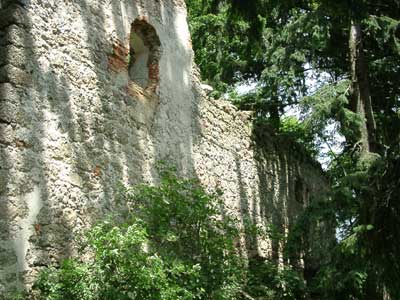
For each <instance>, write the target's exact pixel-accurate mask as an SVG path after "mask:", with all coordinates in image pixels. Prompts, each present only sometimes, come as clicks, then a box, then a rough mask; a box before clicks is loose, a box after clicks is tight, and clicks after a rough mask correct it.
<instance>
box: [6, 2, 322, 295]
mask: <svg viewBox="0 0 400 300" xmlns="http://www.w3.org/2000/svg"><path fill="white" fill-rule="evenodd" d="M138 40H139V42H138ZM138 43H139V44H138ZM0 47H1V48H0V295H4V294H5V292H6V290H13V289H15V288H23V287H24V286H26V285H29V284H30V283H31V281H32V279H33V278H34V276H35V274H36V271H37V270H38V269H39V268H40V267H42V266H45V265H48V264H52V263H57V262H59V261H60V259H62V258H63V257H66V256H68V255H70V254H72V253H73V252H74V245H73V238H74V236H76V234H77V232H79V231H80V230H81V229H82V228H85V227H88V226H90V224H92V223H93V222H94V221H95V220H96V219H97V218H98V217H99V216H100V215H101V214H103V213H105V212H107V211H108V210H110V209H112V207H113V199H114V195H115V193H116V192H117V186H118V183H119V182H123V183H124V184H128V185H132V184H135V183H138V182H143V181H146V182H154V181H155V180H156V179H155V178H156V176H155V173H154V164H155V162H157V161H159V160H162V159H163V160H170V161H172V162H174V163H175V164H177V166H178V168H179V170H180V172H181V173H182V174H186V175H190V176H197V177H198V178H199V179H200V180H201V181H202V182H203V183H204V185H205V186H206V187H208V188H211V189H213V188H216V187H219V188H221V189H222V190H223V191H224V197H225V199H226V201H227V203H229V205H230V206H231V207H232V209H234V210H235V211H236V212H237V213H238V214H239V215H240V216H242V215H246V214H247V215H249V216H251V218H253V219H255V220H258V222H259V223H261V224H268V223H269V222H273V223H274V224H277V225H279V226H281V228H282V230H285V229H284V228H288V226H290V222H292V221H291V220H292V219H293V218H294V217H295V216H296V215H297V214H298V212H299V211H300V210H301V209H302V208H303V207H304V206H305V205H307V199H308V196H307V195H306V194H309V193H316V192H319V189H320V186H323V185H324V183H323V182H324V180H323V179H322V178H321V175H320V174H321V173H320V171H319V170H318V169H317V168H315V167H313V166H310V165H308V164H306V163H304V162H301V161H298V160H296V159H295V158H293V157H292V156H291V155H290V154H289V153H285V152H282V151H279V149H278V151H277V149H275V148H274V147H265V146H263V147H258V146H257V145H256V144H255V143H254V142H253V140H252V138H251V136H252V133H251V126H250V124H251V121H250V115H249V114H247V113H244V112H237V111H236V110H235V109H234V108H233V107H232V106H231V105H230V104H228V103H226V102H224V101H215V100H210V99H208V98H207V97H205V95H204V94H203V92H202V90H201V87H200V83H199V81H198V79H197V78H198V76H197V74H196V70H195V68H194V67H193V51H192V49H191V40H190V35H189V31H188V26H187V22H186V9H185V6H184V3H183V0H152V1H150V0H75V1H66V0H59V1H54V0H46V1H42V0H0ZM143 49H146V51H147V52H146V53H147V54H146V55H147V56H146V59H147V62H146V61H145V63H143V61H142V62H141V65H140V67H138V68H140V70H142V71H143V69H144V73H143V74H145V76H147V78H145V80H144V81H141V82H138V81H137V80H136V79H135V76H134V75H132V74H130V73H132V70H135V66H134V64H135V63H136V62H137V61H140V59H141V58H140V57H141V56H140V55H141V54H142V53H145V52H144V51H145V50H143ZM135 51H136V52H135ZM142 71H141V72H142ZM299 180H301V182H302V192H303V190H304V195H305V196H304V198H302V199H298V197H297V199H296V195H297V194H298V193H296V191H295V189H296V182H299ZM245 245H246V249H244V250H246V251H248V252H249V253H253V252H254V253H259V254H260V255H269V256H271V257H274V256H275V257H277V259H280V258H279V255H280V254H279V253H280V249H281V248H282V245H273V243H272V242H271V241H260V242H258V241H254V240H248V241H245ZM0 299H1V296H0Z"/></svg>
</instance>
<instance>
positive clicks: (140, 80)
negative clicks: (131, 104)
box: [128, 19, 161, 91]
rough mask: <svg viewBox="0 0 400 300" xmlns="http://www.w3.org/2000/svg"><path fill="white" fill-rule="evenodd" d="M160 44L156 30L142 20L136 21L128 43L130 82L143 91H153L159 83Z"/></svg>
mask: <svg viewBox="0 0 400 300" xmlns="http://www.w3.org/2000/svg"><path fill="white" fill-rule="evenodd" d="M160 57H161V42H160V39H159V37H158V35H157V32H156V30H155V29H154V27H153V26H151V25H150V24H149V23H148V22H147V21H146V20H144V19H136V20H135V21H134V22H133V24H132V28H131V35H130V42H129V65H128V72H129V78H130V80H132V81H134V82H135V83H136V84H137V85H139V86H140V87H142V88H144V89H151V90H153V91H155V90H156V89H157V86H158V83H159V60H160Z"/></svg>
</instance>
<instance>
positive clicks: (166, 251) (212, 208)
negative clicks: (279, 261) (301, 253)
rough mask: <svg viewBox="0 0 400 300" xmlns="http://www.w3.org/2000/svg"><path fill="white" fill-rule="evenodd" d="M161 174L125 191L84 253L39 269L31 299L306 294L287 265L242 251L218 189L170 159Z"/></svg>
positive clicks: (90, 235) (88, 238)
mask: <svg viewBox="0 0 400 300" xmlns="http://www.w3.org/2000/svg"><path fill="white" fill-rule="evenodd" d="M160 176H161V180H160V184H159V185H157V186H151V185H139V186H137V187H135V188H133V189H129V190H124V191H123V193H122V194H121V197H122V198H120V200H123V201H121V203H124V204H127V207H125V208H123V209H121V210H120V213H118V214H115V215H114V216H110V217H109V218H108V219H107V220H105V221H102V222H100V223H99V224H97V225H96V226H94V227H93V228H91V229H90V230H89V231H88V232H87V233H86V234H85V235H84V236H82V237H81V240H80V245H81V246H82V247H81V249H80V256H79V257H76V258H71V259H68V260H65V261H64V262H63V263H62V265H61V266H60V267H58V268H48V269H45V270H44V271H42V273H41V274H40V276H39V279H38V280H37V282H36V283H35V285H34V287H33V289H34V295H35V296H34V298H35V299H38V300H65V299H80V300H102V299H113V300H129V299H138V300H139V299H140V300H141V299H143V300H144V299H146V300H150V299H153V300H192V299H193V300H194V299H199V300H202V299H204V300H224V299H226V300H228V299H230V300H233V299H254V297H257V296H261V297H262V299H292V300H294V299H303V298H304V295H305V293H306V290H305V286H304V282H303V280H302V278H301V276H299V274H298V273H297V272H295V271H294V270H292V269H291V268H290V267H289V266H288V267H285V268H280V269H278V267H277V266H276V265H275V264H273V263H271V262H269V261H265V260H260V259H258V260H254V261H252V260H251V261H248V260H246V259H245V257H243V256H242V255H240V254H239V251H238V248H237V247H238V241H239V239H240V234H241V233H240V229H239V228H238V227H237V224H238V220H236V219H235V217H234V216H232V215H230V214H229V210H227V209H226V208H225V207H224V203H223V202H222V201H221V200H220V198H219V196H220V195H219V194H207V193H206V192H205V191H204V190H203V189H202V187H201V186H200V185H199V184H198V182H197V181H196V180H192V179H184V178H180V177H177V176H176V173H175V171H174V170H173V169H171V168H170V167H165V165H162V167H161V168H160ZM221 210H222V211H224V212H225V213H226V214H224V216H223V218H221V214H220V212H221ZM245 227H246V228H245V230H246V232H258V233H259V234H263V233H262V232H261V229H259V228H257V226H256V225H254V224H251V223H250V222H246V226H245ZM264 234H267V233H264ZM268 236H269V237H270V238H279V237H278V236H276V235H275V237H272V235H268ZM32 297H33V296H32V295H31V296H30V299H32Z"/></svg>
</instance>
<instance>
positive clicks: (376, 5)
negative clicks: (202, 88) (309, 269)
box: [186, 0, 400, 299]
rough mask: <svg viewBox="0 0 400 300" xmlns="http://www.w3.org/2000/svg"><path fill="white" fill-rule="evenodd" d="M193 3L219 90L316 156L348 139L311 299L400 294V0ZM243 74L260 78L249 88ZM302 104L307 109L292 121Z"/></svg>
mask: <svg viewBox="0 0 400 300" xmlns="http://www.w3.org/2000/svg"><path fill="white" fill-rule="evenodd" d="M186 2H187V5H188V9H189V20H190V27H191V31H192V35H193V41H194V49H195V54H196V56H195V57H196V62H197V64H198V65H199V66H200V69H201V73H202V77H203V80H205V81H207V82H208V83H209V84H211V85H212V86H214V88H215V93H214V95H215V96H221V95H226V94H229V95H230V96H229V98H230V99H231V100H232V101H234V102H235V103H236V104H237V105H238V107H239V108H242V109H246V110H253V111H255V112H256V114H255V115H256V120H255V125H256V126H259V125H260V124H262V125H264V127H263V128H269V129H270V130H273V131H274V132H275V133H276V134H278V135H287V134H288V133H289V134H290V135H291V136H292V137H293V138H294V139H295V140H297V141H298V142H300V143H301V144H303V146H305V147H306V148H307V149H311V151H308V153H309V154H311V155H313V154H314V155H315V157H318V154H317V153H321V147H322V145H325V146H328V147H330V148H334V146H335V140H334V139H335V135H341V136H343V137H344V140H345V141H344V142H343V143H342V144H341V145H340V149H341V150H340V151H339V152H337V151H336V152H334V151H330V155H331V162H330V164H329V166H328V167H327V170H326V173H327V175H328V176H329V177H330V182H331V187H332V203H331V204H330V205H329V209H330V210H331V214H333V215H334V216H335V219H336V226H337V230H338V242H337V246H336V247H333V248H332V251H331V253H329V254H328V253H327V255H329V256H330V262H329V263H328V264H326V265H324V266H321V268H320V270H318V272H316V274H315V275H314V276H313V278H309V280H308V281H307V285H308V287H309V288H311V287H312V286H313V287H314V289H313V293H312V294H310V295H309V297H311V298H313V299H400V286H399V282H400V264H399V261H398V259H397V258H398V257H400V243H399V240H400V239H399V238H400V236H399V235H400V231H399V229H398V228H399V225H400V202H399V199H398V197H399V196H398V195H399V186H400V182H399V178H398V176H397V170H399V167H400V161H399V159H400V152H399V150H400V149H399V142H400V134H399V133H400V85H399V84H398V82H400V72H399V71H400V64H399V61H400V2H399V1H398V0H374V1H372V0H350V1H347V0H337V1H330V0H279V1H278V0H252V1H242V0H232V1H228V0H187V1H186ZM243 84H254V85H255V88H254V89H252V90H251V91H250V92H247V93H245V94H238V93H237V89H236V88H235V87H237V86H238V85H243ZM293 106H295V107H297V108H300V109H301V110H302V112H303V114H302V117H301V119H300V120H295V119H289V122H288V120H287V117H286V116H285V114H284V112H285V110H286V109H287V108H289V107H291V108H293ZM265 124H267V125H268V126H267V127H266V126H265ZM329 124H334V125H335V132H334V133H332V132H330V133H329V134H327V131H326V128H327V126H328V125H329ZM332 137H333V139H332ZM336 146H337V145H336ZM324 213H326V212H324Z"/></svg>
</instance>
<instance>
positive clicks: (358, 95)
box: [349, 19, 376, 153]
mask: <svg viewBox="0 0 400 300" xmlns="http://www.w3.org/2000/svg"><path fill="white" fill-rule="evenodd" d="M349 50H350V64H351V81H352V87H351V94H352V95H351V102H350V106H351V109H352V110H353V111H354V112H355V113H357V114H358V115H359V116H361V117H362V119H363V121H362V125H361V126H360V128H359V134H360V144H361V147H362V153H368V152H376V135H375V132H376V123H375V118H374V113H373V109H372V103H371V94H370V90H369V78H368V66H367V62H366V59H365V55H364V49H363V42H362V31H361V25H360V22H358V21H355V20H354V19H353V20H352V21H351V25H350V39H349Z"/></svg>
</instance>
